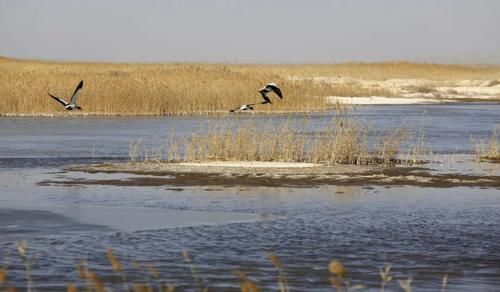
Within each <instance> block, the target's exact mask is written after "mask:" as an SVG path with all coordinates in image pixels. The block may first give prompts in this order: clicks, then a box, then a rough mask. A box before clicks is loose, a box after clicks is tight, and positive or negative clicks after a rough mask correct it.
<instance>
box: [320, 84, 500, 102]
mask: <svg viewBox="0 0 500 292" xmlns="http://www.w3.org/2000/svg"><path fill="white" fill-rule="evenodd" d="M311 79H312V80H313V81H316V82H325V83H328V84H331V85H333V86H354V87H359V88H366V89H383V90H385V91H386V92H389V93H390V96H369V97H368V96H366V97H356V96H354V97H345V96H329V97H328V101H329V102H331V103H336V102H340V103H348V104H366V105H370V104H431V103H449V102H466V101H467V102H470V101H491V102H500V80H496V79H491V80H440V81H437V80H428V79H388V80H365V79H357V78H349V77H314V78H311Z"/></svg>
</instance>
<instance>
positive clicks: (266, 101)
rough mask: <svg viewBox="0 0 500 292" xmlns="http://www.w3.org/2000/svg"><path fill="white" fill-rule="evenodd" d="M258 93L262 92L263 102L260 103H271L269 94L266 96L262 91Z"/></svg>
mask: <svg viewBox="0 0 500 292" xmlns="http://www.w3.org/2000/svg"><path fill="white" fill-rule="evenodd" d="M260 94H262V98H263V99H264V102H262V104H266V103H272V102H271V100H270V99H269V96H267V95H266V94H265V93H264V92H261V93H260Z"/></svg>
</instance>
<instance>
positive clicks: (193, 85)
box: [0, 58, 334, 115]
mask: <svg viewBox="0 0 500 292" xmlns="http://www.w3.org/2000/svg"><path fill="white" fill-rule="evenodd" d="M80 80H84V81H85V85H84V88H83V91H82V93H81V95H80V98H79V103H80V105H81V107H82V108H83V111H81V112H77V111H73V112H71V114H101V115H170V114H190V113H214V112H221V111H222V112H227V111H228V110H229V109H232V108H234V107H236V106H239V105H241V104H244V103H253V102H258V101H262V97H261V96H260V94H259V93H258V90H259V89H260V88H261V87H262V86H263V85H265V84H266V83H268V82H275V83H277V84H279V86H280V87H281V88H282V90H283V93H284V99H282V100H279V99H278V98H274V100H275V102H273V104H266V105H262V106H258V107H257V109H258V110H262V111H266V112H267V111H270V112H276V111H278V112H279V111H308V110H319V109H324V108H325V107H326V106H327V104H326V102H325V99H324V98H323V96H326V95H331V94H332V92H333V91H334V89H333V88H332V87H331V86H330V85H327V84H318V83H313V82H311V81H299V80H296V81H293V80H289V79H287V78H285V77H283V76H280V75H276V74H272V73H269V72H267V71H258V70H254V69H252V68H248V70H234V66H231V65H220V64H106V63H62V62H40V61H21V60H12V59H5V58H4V59H0V114H6V113H21V114H57V113H61V112H62V113H65V114H67V113H66V112H65V110H64V109H63V108H62V107H61V106H60V104H58V103H57V102H55V101H54V100H53V99H51V98H50V97H49V96H48V95H47V93H48V92H51V93H52V94H54V95H57V96H61V97H68V96H69V95H70V94H71V93H72V92H73V90H74V88H75V86H76V84H77V83H78V82H79V81H80Z"/></svg>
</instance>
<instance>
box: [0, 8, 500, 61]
mask: <svg viewBox="0 0 500 292" xmlns="http://www.w3.org/2000/svg"><path fill="white" fill-rule="evenodd" d="M0 55H3V56H11V57H19V58H41V59H55V60H82V61H93V60H97V61H129V62H135V61H138V62H140V61H146V62H165V61H205V62H239V63H248V62H251V63H311V62H315V63H318V62H319V63H334V62H345V61H383V60H412V61H425V62H440V63H496V64H500V1H498V0H335V1H334V0H164V1H160V0H137V1H133V0H80V1H76V0H0Z"/></svg>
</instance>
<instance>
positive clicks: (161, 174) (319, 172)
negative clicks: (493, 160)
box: [39, 162, 500, 189]
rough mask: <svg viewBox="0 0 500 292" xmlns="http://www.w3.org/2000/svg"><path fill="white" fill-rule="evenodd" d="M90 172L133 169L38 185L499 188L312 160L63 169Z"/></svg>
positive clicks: (417, 170) (492, 182) (499, 181)
mask: <svg viewBox="0 0 500 292" xmlns="http://www.w3.org/2000/svg"><path fill="white" fill-rule="evenodd" d="M67 170H68V171H80V172H86V173H92V174H99V173H107V174H133V175H134V176H131V177H127V178H124V177H119V178H99V176H98V175H97V176H95V177H87V178H71V179H50V180H44V181H41V182H39V185H61V186H75V185H113V186H168V187H188V186H227V187H232V186H267V187H307V188H308V187H315V186H321V185H345V186H368V185H374V186H401V185H409V186H422V187H438V188H449V187H459V186H467V187H488V188H499V189H500V176H498V175H496V173H495V174H491V175H477V174H461V173H442V172H439V173H436V172H434V171H432V169H429V168H426V167H408V166H357V165H331V166H330V165H319V166H318V165H313V166H308V167H281V166H277V167H269V166H267V167H258V166H257V167H245V166H240V167H235V166H224V165H217V164H211V163H207V164H201V163H200V164H196V163H194V164H183V163H150V162H149V163H113V164H94V165H79V166H73V167H70V168H68V169H67Z"/></svg>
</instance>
